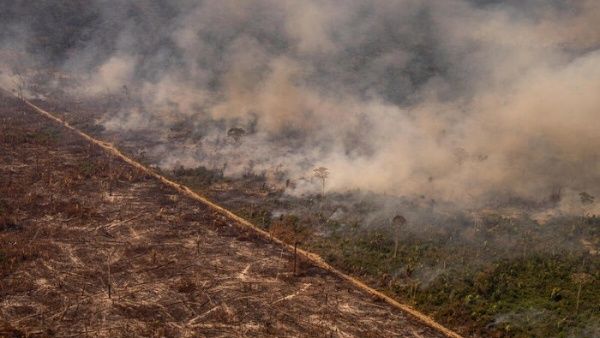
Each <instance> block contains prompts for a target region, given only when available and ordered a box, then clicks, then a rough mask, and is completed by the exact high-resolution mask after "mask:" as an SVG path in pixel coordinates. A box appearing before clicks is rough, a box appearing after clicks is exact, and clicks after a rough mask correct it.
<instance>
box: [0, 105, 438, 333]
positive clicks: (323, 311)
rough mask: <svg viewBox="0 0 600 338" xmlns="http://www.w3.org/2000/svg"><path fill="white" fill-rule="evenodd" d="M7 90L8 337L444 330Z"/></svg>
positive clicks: (2, 212) (3, 163) (1, 135)
mask: <svg viewBox="0 0 600 338" xmlns="http://www.w3.org/2000/svg"><path fill="white" fill-rule="evenodd" d="M0 101H1V102H0V336H7V337H12V336H15V337H19V336H53V335H56V336H87V335H92V336H106V337H113V336H169V337H170V336H210V337H231V336H254V337H267V336H276V337H283V336H285V337H289V336H294V337H295V336H303V337H317V336H320V337H321V336H323V337H353V336H355V337H442V336H443V335H442V334H441V333H439V332H437V331H436V330H434V329H432V328H430V327H428V326H427V325H424V324H423V323H421V322H420V321H418V320H416V319H414V318H413V317H412V316H410V315H408V314H405V313H404V312H402V311H400V310H399V309H397V308H395V307H393V306H391V305H389V304H387V303H385V302H382V301H378V300H377V299H376V298H374V297H373V296H372V295H369V294H367V293H365V292H363V291H362V290H359V289H357V288H355V286H353V285H352V284H350V283H349V282H348V281H346V280H343V279H340V278H339V277H338V276H336V275H334V274H332V273H331V272H329V271H326V270H323V269H321V268H319V267H316V266H314V265H312V264H310V263H308V262H302V261H301V262H299V268H298V269H297V272H296V273H295V274H294V272H293V265H294V264H293V262H294V255H293V254H291V253H290V252H288V250H285V249H284V248H283V247H282V246H281V245H278V244H275V243H272V242H270V241H268V240H265V239H263V238H261V237H259V236H257V235H256V234H255V233H254V232H252V231H250V230H248V229H246V228H244V227H242V226H240V225H239V224H237V222H236V221H235V220H233V219H231V218H228V217H225V216H223V215H222V214H220V213H218V212H217V211H215V210H214V209H212V208H209V207H208V206H206V205H203V204H201V203H199V202H198V201H196V200H193V199H191V198H189V197H186V196H184V195H182V194H181V193H179V192H178V191H177V190H175V189H174V188H172V187H169V186H166V185H164V184H163V183H162V182H160V181H159V180H158V179H156V178H155V177H152V176H150V175H148V174H146V173H144V172H142V171H140V170H139V169H138V168H134V167H132V166H131V165H129V164H127V163H125V162H124V161H122V160H121V159H119V158H115V157H113V156H109V155H108V154H107V153H106V152H105V151H104V150H102V149H101V148H100V147H98V146H96V145H91V144H90V143H89V142H87V141H86V140H84V139H82V138H81V137H79V136H78V135H76V134H75V133H74V132H72V131H69V130H67V129H64V128H62V127H60V126H59V125H58V124H56V123H55V122H52V121H50V120H48V119H46V118H44V117H42V116H40V115H39V114H37V113H35V112H34V111H33V110H32V109H31V108H29V107H27V106H25V105H24V104H23V103H21V102H19V101H18V100H16V99H13V98H9V97H6V96H0Z"/></svg>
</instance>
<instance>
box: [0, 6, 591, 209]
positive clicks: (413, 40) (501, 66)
mask: <svg viewBox="0 0 600 338" xmlns="http://www.w3.org/2000/svg"><path fill="white" fill-rule="evenodd" d="M71 2H72V3H71ZM0 4H1V7H2V8H5V9H7V11H6V13H10V14H7V15H6V17H3V18H2V19H3V24H2V25H3V28H4V32H5V33H3V34H2V35H0V38H1V41H2V46H3V47H2V68H1V69H2V73H1V74H0V79H2V86H3V87H5V88H6V87H8V88H14V84H13V82H14V78H13V77H14V76H15V69H16V68H15V67H16V65H17V63H16V62H15V58H8V57H6V56H5V55H8V54H7V53H11V52H14V53H20V55H25V57H23V58H20V61H19V62H21V63H25V64H28V65H30V66H32V65H37V66H40V65H42V66H44V67H49V66H51V67H52V68H53V69H58V70H60V72H62V73H65V74H69V75H70V76H72V77H73V78H74V79H75V78H76V79H77V85H76V86H73V88H71V89H70V92H71V94H72V95H78V96H85V97H97V96H102V95H119V96H122V97H124V99H123V102H124V103H122V104H121V105H120V107H119V109H117V110H116V111H109V112H108V113H107V114H106V116H104V117H103V120H102V123H103V124H104V126H105V127H106V128H108V129H109V130H112V131H120V132H132V131H137V132H143V133H151V134H152V135H155V138H156V139H157V140H161V141H162V142H160V143H161V144H159V145H157V146H156V147H154V148H152V149H151V150H150V152H151V153H152V154H153V156H154V157H155V158H160V165H161V166H163V167H167V168H172V167H175V166H178V165H185V166H191V167H193V166H197V165H205V166H208V167H216V166H221V165H223V164H224V163H225V162H227V166H226V173H227V174H229V175H240V174H241V173H242V172H244V171H245V170H247V168H248V166H249V164H250V163H251V166H252V170H256V171H257V172H264V171H269V170H274V168H283V169H281V170H284V171H285V172H286V173H287V174H288V175H289V176H290V177H291V178H292V179H294V180H297V181H298V182H303V181H301V180H300V178H302V177H308V176H309V175H310V174H311V170H312V168H314V167H315V166H320V165H322V166H325V167H328V168H329V169H330V171H331V175H330V178H329V180H328V182H327V189H328V190H329V191H345V190H349V189H356V188H358V189H364V190H370V191H375V192H380V193H383V192H385V193H390V194H396V195H407V196H411V195H415V196H419V195H425V196H427V197H428V198H429V197H430V198H432V199H436V200H440V201H452V202H454V203H457V204H459V205H463V206H473V205H475V206H481V205H486V204H489V203H491V202H496V201H499V200H503V199H504V200H506V199H510V198H520V199H524V200H536V201H542V200H546V199H547V198H548V196H549V195H550V194H551V193H552V192H553V191H555V190H557V189H562V191H564V192H565V194H566V197H565V201H563V203H562V204H561V208H564V209H565V211H569V212H575V210H577V209H578V208H580V207H581V206H580V205H578V204H577V203H574V202H573V201H574V200H576V196H577V194H578V193H579V192H581V191H587V192H589V193H591V194H592V195H600V187H599V186H598V184H597V182H600V154H599V152H600V132H599V131H600V119H598V117H599V116H598V114H599V112H600V96H599V95H598V90H599V89H600V29H598V28H599V27H598V22H600V3H599V2H598V1H594V0H579V1H567V0H553V1H538V0H528V1H481V0H480V1H475V0H471V1H467V0H448V1H433V2H432V1H419V0H402V1H385V0H370V1H354V0H352V1H339V0H307V1H301V2H300V1H291V0H289V1H288V0H286V1H275V0H252V1H239V0H220V1H184V0H179V1H169V2H168V3H167V2H162V1H153V0H147V1H135V2H134V1H117V0H115V1H101V0H96V1H85V2H80V1H67V2H56V3H53V2H52V1H45V2H44V4H38V5H35V6H33V5H27V4H25V2H8V1H2V2H0ZM56 13H59V14H57V15H54V19H52V16H50V14H56ZM9 15H10V16H9ZM49 16H50V17H49ZM20 18H24V19H25V20H20ZM53 20H54V21H53ZM10 32H19V34H18V35H14V34H11V33H10ZM4 46H7V47H4ZM73 81H75V80H73ZM182 124H183V125H185V128H186V130H189V131H191V134H193V135H196V136H197V137H193V138H192V137H190V138H187V139H185V140H183V141H180V142H178V143H176V144H172V143H169V142H168V134H169V132H170V131H171V130H172V127H173V126H174V125H182ZM231 127H241V128H244V129H245V130H246V131H247V134H246V135H245V136H244V137H243V138H242V141H241V143H240V144H234V143H232V142H230V140H229V141H228V140H227V137H226V132H227V130H228V129H229V128H231ZM250 161H252V162H250ZM312 188H313V187H312V186H311V185H310V184H308V185H306V184H300V183H299V184H297V185H296V190H295V191H293V190H290V191H289V193H293V194H300V193H303V192H306V191H309V190H310V189H312Z"/></svg>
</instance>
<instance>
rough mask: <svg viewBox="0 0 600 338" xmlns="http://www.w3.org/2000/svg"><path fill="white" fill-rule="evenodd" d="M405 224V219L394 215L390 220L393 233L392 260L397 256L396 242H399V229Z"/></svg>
mask: <svg viewBox="0 0 600 338" xmlns="http://www.w3.org/2000/svg"><path fill="white" fill-rule="evenodd" d="M405 224H406V218H404V216H402V215H396V216H394V218H392V226H393V228H394V229H393V231H394V258H396V257H397V256H398V242H399V241H400V229H402V227H403V226H404V225H405Z"/></svg>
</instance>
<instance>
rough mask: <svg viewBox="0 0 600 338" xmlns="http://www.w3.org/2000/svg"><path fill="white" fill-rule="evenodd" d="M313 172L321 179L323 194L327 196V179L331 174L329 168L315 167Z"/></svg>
mask: <svg viewBox="0 0 600 338" xmlns="http://www.w3.org/2000/svg"><path fill="white" fill-rule="evenodd" d="M313 174H314V175H315V177H317V178H319V179H320V180H321V196H323V197H325V180H326V179H327V177H328V176H329V169H327V168H325V167H318V168H315V169H313Z"/></svg>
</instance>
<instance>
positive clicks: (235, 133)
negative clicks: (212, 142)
mask: <svg viewBox="0 0 600 338" xmlns="http://www.w3.org/2000/svg"><path fill="white" fill-rule="evenodd" d="M244 135H246V131H245V130H244V129H242V128H239V127H234V128H231V129H229V130H228V131H227V136H229V137H231V138H232V139H233V141H234V142H235V144H239V143H240V140H241V139H242V136H244Z"/></svg>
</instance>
